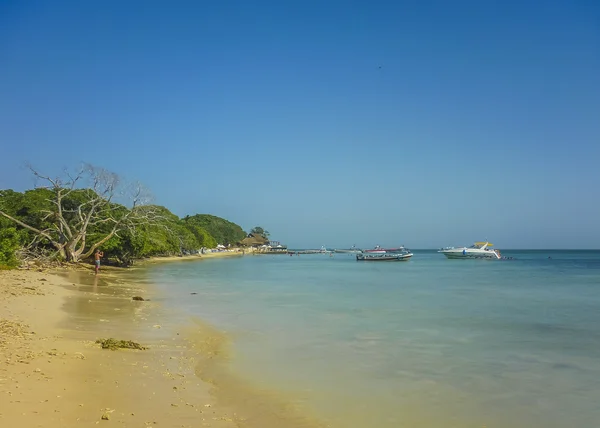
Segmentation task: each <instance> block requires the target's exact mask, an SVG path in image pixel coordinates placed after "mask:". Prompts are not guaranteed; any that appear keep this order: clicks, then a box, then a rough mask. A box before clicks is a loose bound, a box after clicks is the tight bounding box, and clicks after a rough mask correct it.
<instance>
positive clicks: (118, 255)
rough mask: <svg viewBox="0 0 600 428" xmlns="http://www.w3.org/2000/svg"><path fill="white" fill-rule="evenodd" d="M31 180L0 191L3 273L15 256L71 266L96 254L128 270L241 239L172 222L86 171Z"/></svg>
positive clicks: (112, 177) (108, 178)
mask: <svg viewBox="0 0 600 428" xmlns="http://www.w3.org/2000/svg"><path fill="white" fill-rule="evenodd" d="M32 172H33V174H34V175H35V176H36V177H37V178H38V179H39V181H41V182H42V186H40V187H37V188H35V189H31V190H26V191H24V192H16V191H13V190H10V189H6V190H0V265H3V266H9V267H10V266H15V265H17V264H18V259H17V257H16V253H17V252H18V251H19V250H22V252H23V253H28V254H34V255H38V256H39V255H42V254H43V255H45V256H51V257H54V258H57V259H62V260H66V261H73V262H77V261H79V260H83V259H86V258H88V257H90V256H91V255H92V254H93V252H94V251H95V250H96V248H100V249H101V250H102V251H103V252H104V254H105V256H106V257H110V258H114V259H116V260H118V261H119V262H120V263H121V264H124V265H129V264H131V263H132V261H133V260H135V259H139V258H143V257H150V256H161V255H176V254H182V253H187V252H195V251H197V250H199V249H201V248H203V247H205V248H215V247H216V246H217V244H218V243H221V244H225V245H227V244H235V243H236V242H239V241H241V240H242V239H243V238H244V237H245V236H246V233H245V232H244V230H243V229H242V228H241V227H240V226H238V225H237V224H235V223H232V222H230V221H228V220H225V219H223V218H220V217H216V216H213V215H209V214H196V215H193V216H187V217H185V218H184V219H180V218H179V217H178V216H176V215H175V214H173V213H172V212H171V211H169V210H168V209H167V208H165V207H163V206H159V205H153V204H150V203H148V202H149V200H150V199H149V197H148V196H147V193H146V192H145V191H144V190H143V188H142V187H141V186H139V185H133V186H128V185H123V184H122V183H121V181H120V179H119V177H118V176H117V175H116V174H113V173H110V172H108V171H105V170H102V169H99V168H95V167H93V166H90V165H85V166H84V167H83V168H82V169H80V170H79V171H78V172H77V173H75V174H68V173H65V174H64V175H63V176H62V177H61V178H51V177H48V176H42V175H41V174H39V173H38V172H37V171H34V170H33V169H32ZM117 199H118V200H119V201H117Z"/></svg>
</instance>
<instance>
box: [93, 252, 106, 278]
mask: <svg viewBox="0 0 600 428" xmlns="http://www.w3.org/2000/svg"><path fill="white" fill-rule="evenodd" d="M102 257H104V253H103V252H102V251H100V248H98V249H97V250H96V253H95V254H94V259H95V262H96V275H98V271H99V270H100V259H101V258H102Z"/></svg>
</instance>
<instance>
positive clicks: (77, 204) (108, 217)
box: [0, 164, 160, 262]
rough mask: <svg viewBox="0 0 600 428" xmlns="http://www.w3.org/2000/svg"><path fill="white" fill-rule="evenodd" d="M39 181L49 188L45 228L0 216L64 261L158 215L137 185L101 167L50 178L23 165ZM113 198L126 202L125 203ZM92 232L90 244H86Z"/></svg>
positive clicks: (87, 252) (89, 251) (83, 255)
mask: <svg viewBox="0 0 600 428" xmlns="http://www.w3.org/2000/svg"><path fill="white" fill-rule="evenodd" d="M29 169H30V170H31V172H32V173H33V175H34V176H35V178H36V181H38V182H41V185H39V186H38V185H36V188H45V189H48V190H50V191H51V193H50V194H51V195H52V197H51V198H49V199H47V202H49V206H50V207H51V209H48V210H43V211H42V214H43V216H44V217H43V220H44V221H45V222H46V223H47V224H49V225H50V226H49V227H46V228H43V229H42V228H38V227H34V226H32V225H29V224H26V223H25V222H23V221H21V220H19V219H18V218H15V217H13V216H11V215H9V214H8V213H6V212H5V211H2V210H0V215H2V216H4V217H6V218H8V219H9V220H12V221H13V222H15V223H16V224H18V225H20V226H22V227H24V228H26V229H28V230H30V231H31V232H33V233H34V234H35V236H36V238H37V239H38V240H40V239H42V240H47V241H48V242H49V243H50V244H51V245H52V246H53V247H54V248H55V249H56V250H57V251H58V253H59V254H60V255H61V256H62V257H63V258H64V259H65V260H67V261H72V262H78V261H79V260H81V259H85V258H87V257H89V256H91V255H92V254H93V253H94V251H95V250H96V248H98V247H99V246H101V245H102V244H104V243H105V242H107V241H108V240H109V239H111V238H112V237H113V236H118V234H119V233H120V232H123V231H125V230H128V231H131V232H135V228H136V226H138V225H141V224H152V223H154V222H155V221H156V220H158V217H160V214H159V213H158V212H157V211H156V210H155V209H154V206H152V205H148V204H149V202H150V195H149V193H148V192H146V191H145V189H144V188H143V186H141V185H140V184H139V183H138V184H130V185H122V184H121V183H120V179H119V177H118V176H117V175H116V174H115V173H112V172H110V171H107V170H105V169H102V168H98V167H94V166H92V165H89V164H84V165H82V167H81V168H80V169H79V170H78V171H77V172H76V173H75V174H71V173H69V172H68V171H66V170H65V171H64V174H63V176H62V177H58V178H52V177H50V176H45V175H42V174H40V173H39V172H38V171H37V170H35V169H34V168H32V167H29ZM118 201H127V202H126V205H124V204H121V203H119V202H118ZM91 230H94V238H95V239H94V242H88V240H89V239H88V238H89V232H90V231H91Z"/></svg>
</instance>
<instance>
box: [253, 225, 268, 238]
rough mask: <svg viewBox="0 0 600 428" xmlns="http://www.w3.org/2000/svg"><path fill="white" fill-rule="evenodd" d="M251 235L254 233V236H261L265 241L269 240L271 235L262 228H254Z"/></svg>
mask: <svg viewBox="0 0 600 428" xmlns="http://www.w3.org/2000/svg"><path fill="white" fill-rule="evenodd" d="M250 233H252V234H253V235H260V236H262V237H263V238H265V239H269V235H271V234H270V233H269V232H268V231H266V230H264V229H263V228H262V227H260V226H255V227H253V228H252V230H251V231H250Z"/></svg>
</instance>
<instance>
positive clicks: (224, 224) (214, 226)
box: [183, 214, 247, 245]
mask: <svg viewBox="0 0 600 428" xmlns="http://www.w3.org/2000/svg"><path fill="white" fill-rule="evenodd" d="M183 221H184V222H185V223H186V224H189V225H194V226H197V227H200V228H202V229H204V230H206V231H207V232H208V233H209V234H210V235H211V236H212V237H213V238H215V239H216V240H217V243H219V244H222V245H229V244H232V245H233V244H235V243H236V242H240V241H241V240H242V239H244V238H245V237H246V235H247V234H246V232H244V230H243V229H242V228H241V227H240V226H238V225H237V224H235V223H232V222H230V221H228V220H225V219H224V218H221V217H216V216H214V215H210V214H196V215H193V216H186V217H184V218H183Z"/></svg>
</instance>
